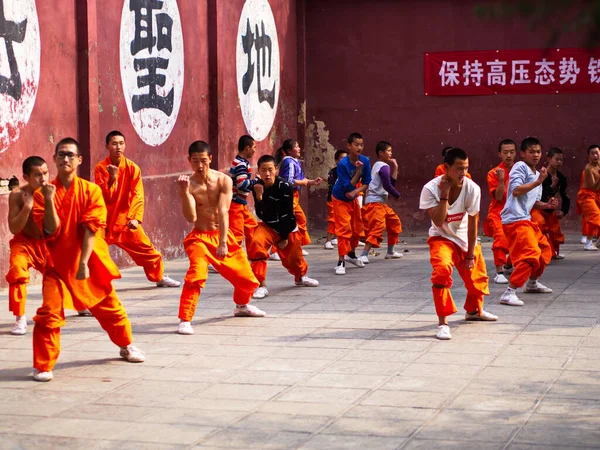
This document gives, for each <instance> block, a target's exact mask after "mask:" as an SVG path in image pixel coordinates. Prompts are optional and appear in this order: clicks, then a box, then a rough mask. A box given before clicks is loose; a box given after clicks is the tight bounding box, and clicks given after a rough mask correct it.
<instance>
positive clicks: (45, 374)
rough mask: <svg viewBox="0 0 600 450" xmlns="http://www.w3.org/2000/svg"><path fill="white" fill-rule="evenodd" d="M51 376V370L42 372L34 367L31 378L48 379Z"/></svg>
mask: <svg viewBox="0 0 600 450" xmlns="http://www.w3.org/2000/svg"><path fill="white" fill-rule="evenodd" d="M52 378H54V375H52V371H48V372H42V371H40V370H37V369H35V370H34V371H33V379H34V380H35V381H42V382H45V381H50V380H51V379H52Z"/></svg>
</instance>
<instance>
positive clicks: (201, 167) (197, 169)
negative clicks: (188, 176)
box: [188, 152, 212, 175]
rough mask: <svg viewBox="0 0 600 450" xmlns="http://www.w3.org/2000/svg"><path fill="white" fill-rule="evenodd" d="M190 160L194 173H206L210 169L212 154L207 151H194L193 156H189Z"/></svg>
mask: <svg viewBox="0 0 600 450" xmlns="http://www.w3.org/2000/svg"><path fill="white" fill-rule="evenodd" d="M188 161H189V162H190V167H191V168H192V170H193V171H194V173H199V174H201V175H204V174H206V173H208V171H209V170H210V163H211V161H212V155H209V154H208V153H207V152H202V153H192V154H191V156H188Z"/></svg>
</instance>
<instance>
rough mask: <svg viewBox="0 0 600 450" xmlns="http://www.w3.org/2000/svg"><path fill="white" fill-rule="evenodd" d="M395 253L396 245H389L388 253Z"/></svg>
mask: <svg viewBox="0 0 600 450" xmlns="http://www.w3.org/2000/svg"><path fill="white" fill-rule="evenodd" d="M393 254H394V246H393V245H388V255H393Z"/></svg>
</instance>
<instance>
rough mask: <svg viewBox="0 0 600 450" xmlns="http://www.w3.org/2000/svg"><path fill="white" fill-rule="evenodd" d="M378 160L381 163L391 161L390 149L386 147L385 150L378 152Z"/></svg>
mask: <svg viewBox="0 0 600 450" xmlns="http://www.w3.org/2000/svg"><path fill="white" fill-rule="evenodd" d="M379 159H380V160H382V161H383V162H388V161H389V160H390V159H392V147H388V148H387V149H386V150H384V151H382V152H379Z"/></svg>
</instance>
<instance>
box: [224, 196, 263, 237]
mask: <svg viewBox="0 0 600 450" xmlns="http://www.w3.org/2000/svg"><path fill="white" fill-rule="evenodd" d="M257 226H258V222H257V221H256V219H255V218H254V216H253V215H252V213H251V212H250V210H249V209H248V205H242V204H241V203H237V202H235V201H232V202H231V207H230V208H229V229H230V230H231V232H232V233H233V236H234V237H235V240H236V241H237V243H238V245H242V241H243V240H244V239H245V240H246V247H248V245H249V244H250V242H251V241H252V235H253V234H254V230H255V229H256V227H257Z"/></svg>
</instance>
